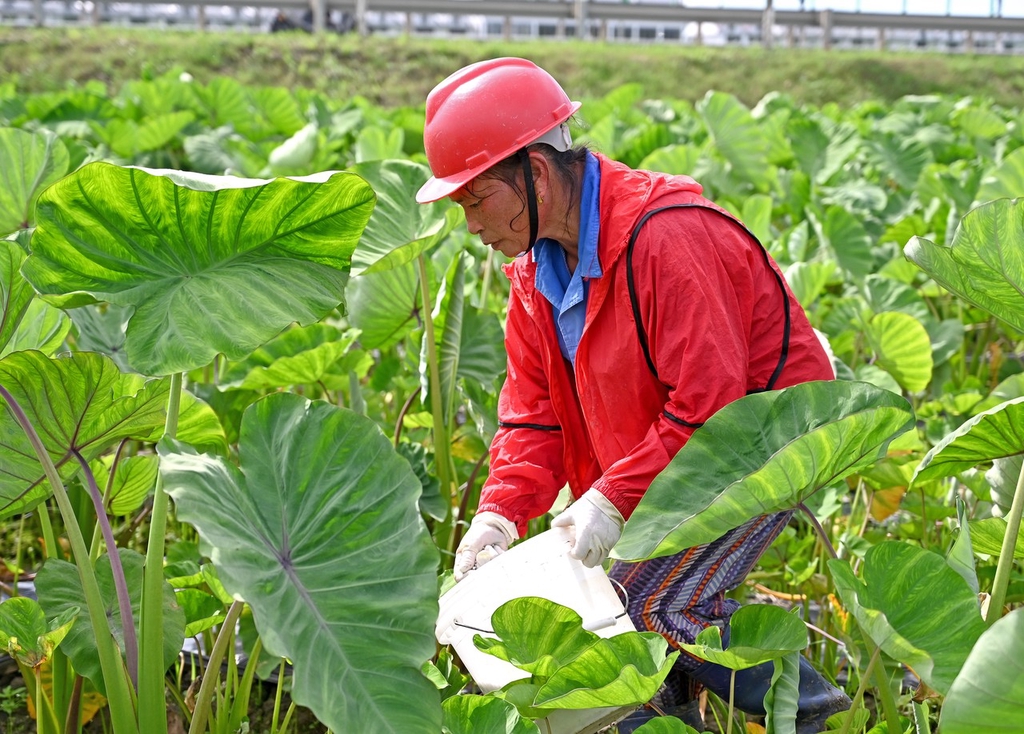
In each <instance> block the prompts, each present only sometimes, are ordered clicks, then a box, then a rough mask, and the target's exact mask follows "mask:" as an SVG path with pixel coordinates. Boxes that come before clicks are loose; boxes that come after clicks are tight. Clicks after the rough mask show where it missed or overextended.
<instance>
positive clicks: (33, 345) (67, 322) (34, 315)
mask: <svg viewBox="0 0 1024 734" xmlns="http://www.w3.org/2000/svg"><path fill="white" fill-rule="evenodd" d="M70 331H71V319H69V318H68V316H67V314H66V313H64V312H63V311H61V310H60V309H59V308H54V307H53V306H51V305H50V304H48V303H46V302H45V301H42V300H40V299H39V298H33V299H32V301H31V302H30V303H29V304H28V308H26V309H25V315H24V316H22V318H21V323H19V324H18V328H17V329H15V330H14V333H13V334H11V339H10V341H8V342H7V344H6V345H4V346H3V347H2V348H0V357H6V356H7V355H8V354H10V353H11V352H25V351H29V350H33V349H34V350H36V351H39V352H42V353H43V354H46V355H48V356H49V355H52V354H54V353H55V352H56V351H57V350H59V349H60V348H61V347H62V346H63V345H64V339H65V337H67V335H68V332H70Z"/></svg>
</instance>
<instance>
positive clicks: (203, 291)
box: [22, 163, 373, 374]
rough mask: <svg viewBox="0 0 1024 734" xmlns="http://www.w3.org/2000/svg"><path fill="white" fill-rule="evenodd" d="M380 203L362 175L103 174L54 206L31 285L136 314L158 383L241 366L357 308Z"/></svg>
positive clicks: (87, 171) (137, 362) (137, 340)
mask: <svg viewBox="0 0 1024 734" xmlns="http://www.w3.org/2000/svg"><path fill="white" fill-rule="evenodd" d="M372 207H373V192H372V191H371V190H370V188H369V186H368V185H367V184H366V182H365V181H363V180H362V179H360V178H359V177H358V176H354V175H352V174H349V173H323V174H317V175H315V176H308V177H304V178H296V179H290V178H283V179H274V180H271V181H264V180H257V179H240V178H235V177H231V176H209V175H205V174H188V173H181V172H177V171H146V170H144V169H139V168H120V167H118V166H113V165H110V164H108V163H92V164H89V165H87V166H85V167H83V168H81V169H79V170H78V171H76V172H75V173H73V174H71V175H70V176H68V177H66V178H64V179H63V180H61V181H60V182H59V183H57V184H56V185H54V186H51V187H50V188H49V189H47V190H46V192H44V194H43V195H42V196H41V197H40V200H39V205H38V214H39V226H38V227H37V229H36V231H35V234H34V235H33V237H32V254H31V256H30V257H29V258H28V260H27V261H26V262H25V265H24V266H23V268H22V272H23V273H24V274H25V277H27V278H28V280H29V281H30V282H31V283H32V284H33V285H34V286H35V288H36V290H38V291H39V292H40V293H43V294H50V295H56V296H67V295H68V294H72V293H76V292H85V293H88V294H90V295H91V296H93V297H95V298H97V299H101V300H106V301H110V302H111V303H116V304H119V305H126V306H132V307H134V308H135V313H134V314H133V316H132V317H131V320H130V321H129V322H128V329H127V337H126V346H127V355H128V360H129V362H130V363H131V364H132V365H133V366H134V367H135V368H136V369H137V370H139V371H140V372H143V373H145V374H170V373H172V372H179V371H186V370H190V369H194V368H197V367H202V366H204V365H206V364H208V363H209V362H210V361H211V360H212V359H213V358H214V356H215V355H217V354H218V353H223V354H225V355H226V356H227V357H228V358H229V359H235V360H237V359H241V358H243V357H245V356H246V355H247V354H249V353H250V352H251V351H252V350H253V349H255V348H256V347H258V346H260V345H261V344H263V343H264V342H266V341H267V340H268V339H270V338H271V337H273V336H274V335H275V334H277V333H278V332H280V331H281V330H282V329H284V328H285V327H286V326H288V325H289V324H291V323H292V322H295V321H298V322H299V323H301V324H310V323H313V322H315V321H319V320H320V319H321V318H323V317H324V316H325V315H326V314H327V313H329V312H330V311H331V310H332V309H334V308H335V307H336V306H338V304H339V303H341V302H342V300H343V293H344V286H345V283H346V281H347V278H348V268H349V264H350V263H349V258H350V257H351V254H352V251H353V250H354V249H355V245H356V242H357V241H358V239H359V235H360V233H361V232H362V229H363V227H364V226H365V224H366V221H367V219H368V218H369V215H370V210H371V209H372Z"/></svg>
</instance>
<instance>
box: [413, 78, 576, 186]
mask: <svg viewBox="0 0 1024 734" xmlns="http://www.w3.org/2000/svg"><path fill="white" fill-rule="evenodd" d="M579 108H580V103H579V102H573V101H571V100H570V99H569V97H568V96H567V95H566V93H565V92H564V91H563V90H562V87H561V86H559V84H558V82H556V81H555V80H554V78H553V77H552V76H551V75H550V74H548V73H547V72H546V71H544V70H543V69H541V68H540V67H539V66H537V65H536V64H534V63H533V62H532V61H527V60H526V59H517V58H499V59H490V60H488V61H480V62H477V63H475V64H470V65H469V66H466V67H463V68H462V69H459V70H458V71H457V72H455V73H454V74H452V75H451V76H449V77H448V78H447V79H445V80H444V81H442V82H441V83H440V84H438V85H437V86H436V87H434V89H433V90H432V91H431V92H430V94H429V95H427V119H426V125H425V127H424V130H423V145H424V148H425V149H426V152H427V161H428V162H429V163H430V169H431V171H433V173H434V175H433V176H431V178H430V180H429V181H427V182H426V183H425V184H423V186H422V187H421V188H420V190H419V191H418V192H417V193H416V201H418V202H419V203H420V204H426V203H428V202H431V201H437V200H438V199H443V198H444V197H446V196H448V195H449V194H453V193H455V192H456V191H458V190H459V189H460V188H462V187H463V186H464V185H466V184H467V183H469V182H470V181H472V180H473V179H474V178H476V177H477V176H479V175H480V174H481V173H483V172H484V171H486V170H487V169H488V168H490V167H491V166H493V165H495V164H496V163H498V162H499V161H502V160H504V159H505V158H507V157H508V156H510V155H512V154H513V153H515V152H516V151H517V150H519V149H520V148H523V147H525V146H527V145H529V144H530V143H534V142H538V139H539V138H542V137H545V133H549V132H552V131H555V130H556V128H559V126H560V125H561V124H562V123H563V122H565V121H566V120H568V119H569V118H570V117H571V116H572V115H573V114H574V113H575V112H576V110H578V109H579ZM548 138H551V139H550V140H548V139H547V138H545V140H544V141H543V142H551V143H552V144H554V145H555V146H556V147H560V149H563V150H564V149H565V147H568V142H569V141H568V134H567V131H566V133H565V134H564V136H563V135H551V136H548ZM563 138H564V140H565V143H566V145H565V146H559V145H558V142H557V141H558V140H561V139H563Z"/></svg>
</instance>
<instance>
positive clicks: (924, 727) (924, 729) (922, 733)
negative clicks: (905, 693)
mask: <svg viewBox="0 0 1024 734" xmlns="http://www.w3.org/2000/svg"><path fill="white" fill-rule="evenodd" d="M914 734H932V725H931V723H930V722H929V721H928V703H927V702H924V703H918V702H917V701H914Z"/></svg>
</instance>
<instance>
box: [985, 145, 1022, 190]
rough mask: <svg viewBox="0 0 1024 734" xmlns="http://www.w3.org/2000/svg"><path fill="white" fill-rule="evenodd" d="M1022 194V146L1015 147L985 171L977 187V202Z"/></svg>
mask: <svg viewBox="0 0 1024 734" xmlns="http://www.w3.org/2000/svg"><path fill="white" fill-rule="evenodd" d="M1018 196H1024V148H1017V149H1016V150H1014V151H1013V152H1011V153H1010V154H1008V155H1007V156H1006V157H1005V158H1003V160H1002V162H1001V163H999V164H998V165H996V166H993V167H992V168H991V169H990V170H988V171H986V173H985V177H984V178H983V179H982V180H981V188H979V189H978V195H977V201H978V203H982V202H986V201H991V200H992V199H1004V198H1006V199H1012V198H1016V197H1018Z"/></svg>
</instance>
